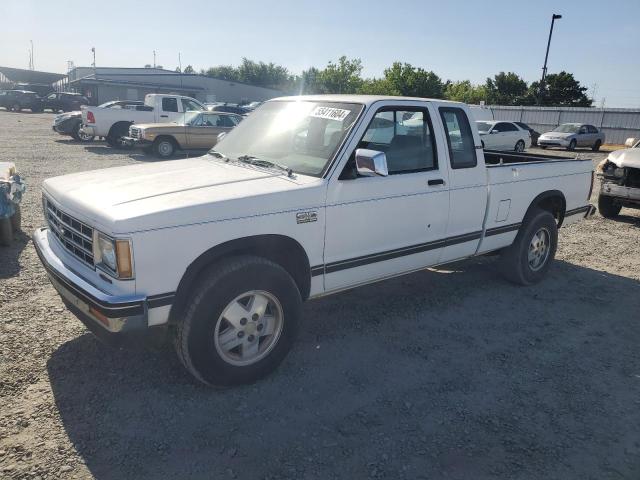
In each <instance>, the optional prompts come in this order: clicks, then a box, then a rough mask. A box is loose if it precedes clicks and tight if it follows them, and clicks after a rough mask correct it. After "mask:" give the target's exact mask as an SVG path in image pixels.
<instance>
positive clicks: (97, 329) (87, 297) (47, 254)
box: [33, 228, 166, 346]
mask: <svg viewBox="0 0 640 480" xmlns="http://www.w3.org/2000/svg"><path fill="white" fill-rule="evenodd" d="M49 238H50V237H49V235H48V233H47V229H46V228H40V229H38V230H36V231H35V232H34V233H33V245H34V247H35V249H36V252H37V253H38V257H40V261H41V262H42V265H43V266H44V268H45V270H46V271H47V274H48V275H49V280H50V281H51V284H52V285H53V287H54V288H55V289H56V291H57V292H58V294H59V295H60V297H61V298H62V301H63V302H64V304H65V305H66V306H67V308H68V309H69V310H70V311H71V312H72V313H73V314H74V315H75V316H76V317H78V319H80V321H81V322H82V323H84V324H85V325H86V327H87V328H88V329H89V330H91V332H93V333H94V334H95V335H96V337H98V338H99V339H100V340H102V341H104V342H105V343H108V344H110V345H114V346H130V345H134V344H135V345H139V344H148V343H149V342H151V343H157V342H158V341H159V340H160V338H161V337H162V336H164V333H165V332H166V329H165V328H163V327H154V328H149V326H148V310H149V309H148V302H147V301H148V299H147V297H145V296H142V295H127V296H117V295H111V294H108V293H106V292H104V291H102V290H100V289H99V288H97V287H96V286H95V285H93V284H91V283H89V282H87V281H86V280H84V279H83V278H81V277H80V276H78V275H77V274H76V273H74V272H73V271H72V270H70V269H69V268H67V267H66V266H65V265H64V264H63V263H62V261H61V259H60V258H59V257H58V256H57V255H56V254H55V253H54V251H53V250H52V249H51V245H50V244H49Z"/></svg>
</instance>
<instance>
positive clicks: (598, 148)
mask: <svg viewBox="0 0 640 480" xmlns="http://www.w3.org/2000/svg"><path fill="white" fill-rule="evenodd" d="M601 146H602V142H601V141H600V140H596V143H594V144H593V147H591V150H593V151H594V152H597V151H598V150H600V147H601Z"/></svg>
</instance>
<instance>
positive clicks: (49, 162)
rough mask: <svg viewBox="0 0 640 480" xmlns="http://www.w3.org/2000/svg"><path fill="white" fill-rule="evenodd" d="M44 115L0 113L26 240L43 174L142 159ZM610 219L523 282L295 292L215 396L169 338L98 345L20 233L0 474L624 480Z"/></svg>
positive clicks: (633, 414)
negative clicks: (273, 360)
mask: <svg viewBox="0 0 640 480" xmlns="http://www.w3.org/2000/svg"><path fill="white" fill-rule="evenodd" d="M52 118H53V116H52V115H50V114H11V113H6V112H4V111H2V112H0V158H2V159H7V160H11V161H15V162H16V164H17V165H18V167H19V170H20V171H21V172H22V174H23V175H24V177H25V178H26V181H27V182H28V187H29V190H28V193H27V195H26V198H25V199H24V203H23V225H24V231H25V232H27V234H28V233H29V232H31V231H32V230H33V229H34V228H36V227H37V226H40V225H41V224H42V214H41V207H40V193H39V186H40V184H41V182H42V180H43V179H44V178H46V177H49V176H53V175H61V174H65V173H71V172H76V171H79V170H90V169H95V168H104V167H111V166H115V165H126V164H134V163H137V162H140V161H149V158H147V157H144V156H143V155H141V154H136V153H122V152H117V151H113V150H111V149H109V148H107V147H105V146H104V145H102V144H100V143H95V144H90V145H86V144H79V143H75V142H73V141H71V140H67V139H66V137H60V136H58V135H57V134H55V133H53V132H52V131H51V128H50V125H51V121H52ZM559 153H562V152H559ZM584 155H588V156H591V157H593V158H594V159H595V160H594V161H597V160H599V159H600V158H603V157H602V155H603V154H592V153H591V152H590V151H589V152H585V153H584ZM151 161H153V160H151ZM593 200H595V197H594V199H593ZM622 213H623V215H622V216H621V217H620V219H619V220H617V221H608V220H604V219H603V218H602V217H600V216H596V217H594V218H593V219H591V220H588V221H585V222H582V223H581V224H579V225H575V226H571V227H568V228H566V229H562V230H561V234H560V246H559V250H558V255H557V261H556V263H555V265H554V267H553V268H552V269H551V271H550V273H549V276H548V278H547V279H546V280H545V281H544V282H542V283H541V284H539V285H536V286H533V287H529V288H522V287H516V286H512V285H510V284H508V283H506V282H505V281H503V280H502V279H501V278H500V277H499V276H498V275H497V273H496V270H495V268H494V261H495V260H494V259H493V258H480V259H474V260H470V261H466V262H463V263H459V264H456V265H453V266H449V267H447V268H441V269H437V270H436V269H433V270H425V271H423V272H419V273H416V274H413V275H410V276H407V277H403V278H399V279H394V280H389V281H386V282H383V283H379V284H377V285H373V286H369V287H366V288H361V289H359V290H354V291H351V292H346V293H342V294H339V295H336V296H333V297H330V298H326V299H322V300H317V301H314V302H310V303H308V304H307V305H306V306H305V325H304V327H303V329H302V332H301V334H300V338H299V340H298V342H297V344H296V346H295V347H294V349H293V351H292V352H291V354H290V355H289V357H288V358H287V360H286V361H285V362H284V364H283V365H282V366H281V368H280V369H279V370H278V371H277V372H276V373H275V374H274V375H272V376H270V377H269V378H268V379H266V380H264V381H261V382H259V383H258V384H256V385H253V386H248V387H241V388H234V389H228V390H215V389H207V388H204V387H201V386H199V385H196V384H195V383H194V382H193V381H192V380H191V379H190V378H189V376H188V375H187V374H186V373H185V372H184V370H183V369H182V367H181V365H180V364H179V362H178V361H177V359H176V357H175V355H174V354H173V352H172V351H171V350H170V349H169V348H166V349H164V350H161V351H159V352H130V351H116V350H112V349H109V348H108V347H105V346H102V345H101V344H100V343H98V342H97V341H96V340H95V339H94V337H93V336H92V335H90V334H88V333H87V331H86V330H85V328H84V327H83V326H82V325H81V323H80V322H79V321H78V320H77V319H75V318H74V317H73V316H72V315H71V314H69V313H68V312H67V311H66V310H65V309H64V308H63V305H62V303H61V301H60V300H59V298H58V297H57V295H56V294H55V292H54V290H53V288H52V287H51V286H50V284H49V282H48V281H47V278H46V275H45V272H44V270H43V269H42V267H41V266H40V263H39V261H38V259H37V256H36V253H35V251H34V249H33V247H32V245H31V243H30V240H29V237H28V235H27V234H21V235H20V236H19V237H18V238H17V241H16V243H15V246H13V247H12V248H8V249H6V248H5V249H1V250H0V477H2V478H31V479H45V478H49V479H54V478H56V479H57V478H98V479H111V478H114V479H124V478H136V479H138V478H144V479H146V478H149V479H158V478H210V479H213V478H216V479H217V478H242V479H244V478H246V479H263V478H264V479H280V478H292V479H331V478H389V479H402V478H407V479H415V478H424V479H436V478H438V479H439V478H452V479H474V480H477V479H484V478H509V479H541V478H544V479H562V480H566V479H597V480H602V479H620V478H626V479H633V480H637V479H638V478H640V413H639V410H640V353H639V350H638V345H639V344H640V212H638V211H633V210H623V212H622Z"/></svg>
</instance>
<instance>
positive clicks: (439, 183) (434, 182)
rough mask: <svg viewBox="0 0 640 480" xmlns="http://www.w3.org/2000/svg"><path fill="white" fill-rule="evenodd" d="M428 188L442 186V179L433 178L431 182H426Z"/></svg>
mask: <svg viewBox="0 0 640 480" xmlns="http://www.w3.org/2000/svg"><path fill="white" fill-rule="evenodd" d="M427 183H428V184H429V186H431V185H444V180H443V179H442V178H435V179H433V180H429V181H428V182H427Z"/></svg>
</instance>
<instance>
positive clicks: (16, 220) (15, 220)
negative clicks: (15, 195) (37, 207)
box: [11, 205, 22, 233]
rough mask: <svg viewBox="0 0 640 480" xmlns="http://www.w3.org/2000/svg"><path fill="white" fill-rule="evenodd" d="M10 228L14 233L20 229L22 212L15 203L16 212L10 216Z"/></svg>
mask: <svg viewBox="0 0 640 480" xmlns="http://www.w3.org/2000/svg"><path fill="white" fill-rule="evenodd" d="M11 228H12V230H13V232H14V233H15V232H20V231H21V230H22V212H21V211H20V205H16V212H15V213H14V214H13V216H12V217H11Z"/></svg>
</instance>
